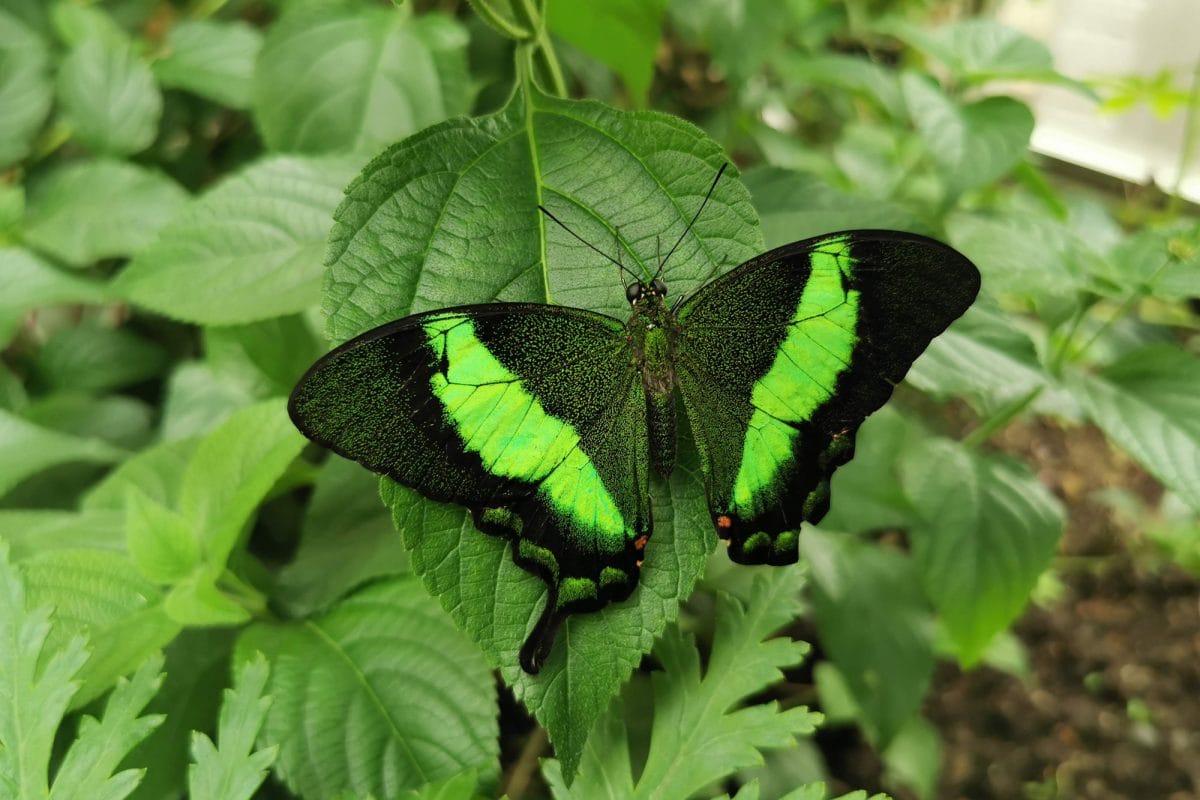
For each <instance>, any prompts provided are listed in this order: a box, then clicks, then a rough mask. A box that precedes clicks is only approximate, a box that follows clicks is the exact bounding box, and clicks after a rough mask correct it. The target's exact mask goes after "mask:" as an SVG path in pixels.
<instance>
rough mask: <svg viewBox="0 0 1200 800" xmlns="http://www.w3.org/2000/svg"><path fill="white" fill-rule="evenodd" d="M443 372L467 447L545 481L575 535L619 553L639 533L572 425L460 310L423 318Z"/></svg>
mask: <svg viewBox="0 0 1200 800" xmlns="http://www.w3.org/2000/svg"><path fill="white" fill-rule="evenodd" d="M424 328H425V333H426V335H427V336H428V337H429V341H430V344H431V345H432V346H433V348H434V351H435V353H436V354H437V358H438V361H439V362H440V363H444V364H447V365H448V366H447V368H446V372H445V374H442V373H441V372H435V373H434V375H433V378H432V380H431V381H430V383H431V386H432V388H433V393H434V395H435V396H436V397H437V398H438V400H440V401H441V403H442V405H443V407H444V408H445V410H446V419H447V420H448V421H449V422H450V424H451V425H453V426H454V428H455V430H457V431H458V435H459V436H460V437H461V438H462V441H463V444H464V446H465V448H466V449H467V450H469V451H471V452H473V453H477V454H478V455H479V458H480V460H481V461H482V462H483V466H484V467H485V468H486V469H487V470H488V471H490V472H492V473H494V474H496V475H500V476H502V477H506V478H515V479H517V480H521V481H527V482H529V483H540V484H541V485H540V487H539V489H538V492H539V494H540V495H541V496H542V497H543V498H544V499H545V500H546V501H547V502H548V503H549V504H550V505H551V506H553V507H554V509H555V510H556V511H558V512H559V513H560V514H562V515H563V516H564V517H566V518H567V519H568V520H569V522H570V523H571V524H570V525H569V528H570V530H571V531H572V532H574V533H576V534H578V535H590V536H592V537H594V538H595V539H596V541H595V545H596V549H598V550H600V551H610V552H616V551H619V550H621V549H623V548H624V546H625V544H624V543H625V539H626V537H631V536H633V535H634V532H633V531H632V530H630V529H628V528H627V527H626V525H625V520H624V518H623V517H622V516H621V512H620V510H619V509H618V508H617V505H616V503H615V502H614V501H613V498H612V495H611V494H609V492H608V489H607V488H606V487H605V486H604V482H603V481H602V480H601V479H600V475H599V474H598V473H597V472H596V469H595V467H594V466H592V463H591V461H590V460H589V459H588V457H587V455H585V454H584V453H583V451H582V450H581V449H579V446H578V445H579V434H578V433H576V431H575V428H574V427H572V426H571V425H570V424H568V423H566V422H563V421H562V420H560V419H558V418H557V417H554V416H552V415H550V414H548V413H547V412H546V410H545V409H544V408H542V404H541V403H540V402H538V399H537V397H535V396H534V395H533V394H531V393H530V392H528V391H527V390H526V389H525V387H524V385H523V384H522V382H521V380H520V379H519V378H518V377H517V376H516V375H514V374H513V373H512V372H510V371H509V370H508V368H506V367H505V366H504V365H503V364H501V363H500V362H499V361H498V360H497V359H496V357H495V356H493V355H492V354H491V353H490V352H489V351H488V349H487V347H486V346H485V345H484V343H483V342H481V341H480V340H479V339H478V337H476V336H475V326H474V325H473V324H472V323H471V321H470V320H464V319H463V318H462V317H459V316H456V317H453V318H448V319H443V320H435V321H433V322H429V323H426V324H425V326H424Z"/></svg>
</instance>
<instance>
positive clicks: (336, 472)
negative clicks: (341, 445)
mask: <svg viewBox="0 0 1200 800" xmlns="http://www.w3.org/2000/svg"><path fill="white" fill-rule="evenodd" d="M408 570H409V565H408V551H406V550H405V549H404V545H403V542H402V541H401V539H400V536H399V534H397V533H396V528H395V526H393V525H392V517H391V514H389V513H388V510H387V509H386V508H384V507H383V506H381V505H380V503H379V478H378V477H376V476H375V475H373V474H372V473H370V472H367V471H366V470H365V469H363V468H362V467H360V466H359V465H358V464H355V463H354V462H353V461H347V460H346V459H344V458H341V457H340V456H337V455H330V457H329V460H328V461H326V462H325V464H324V466H322V467H321V473H320V475H318V476H317V481H316V484H315V485H314V486H313V494H312V500H310V501H309V504H308V508H307V510H306V512H305V516H304V523H303V525H302V527H301V534H300V547H299V548H298V549H297V550H296V555H295V557H294V558H293V559H292V560H291V562H290V563H289V564H288V565H287V566H286V567H284V568H283V569H281V570H280V571H279V574H278V577H277V582H276V585H275V589H274V591H273V593H272V599H273V600H275V601H277V602H279V603H281V604H283V605H284V606H285V607H286V608H288V610H290V611H291V612H292V613H293V614H296V615H304V614H309V613H312V612H313V611H316V610H318V609H322V608H325V607H327V606H328V605H330V604H331V603H332V602H333V601H334V600H335V599H337V598H338V597H340V596H342V595H343V594H345V593H346V592H347V591H349V590H350V589H352V588H354V587H355V586H358V585H359V584H361V583H364V582H365V581H367V580H369V579H370V578H374V577H378V576H380V575H394V574H398V573H404V572H408Z"/></svg>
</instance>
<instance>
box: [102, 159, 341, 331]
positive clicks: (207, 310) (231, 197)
mask: <svg viewBox="0 0 1200 800" xmlns="http://www.w3.org/2000/svg"><path fill="white" fill-rule="evenodd" d="M352 174H353V166H352V164H351V163H350V162H347V161H342V160H328V159H320V160H318V159H305V158H295V157H280V156H276V157H271V158H268V159H265V160H263V161H259V162H258V163H256V164H254V165H252V166H250V167H247V168H246V169H244V170H243V171H242V172H240V173H238V174H237V175H234V176H233V177H230V178H226V179H225V180H224V181H223V182H222V183H220V184H219V185H218V186H216V187H215V188H214V189H211V190H209V191H208V192H206V193H205V194H203V195H201V196H200V197H198V198H196V199H195V200H193V201H192V202H191V204H190V205H188V206H186V207H185V208H184V209H183V210H182V211H181V212H180V213H179V214H178V215H176V216H175V218H174V219H172V220H171V221H170V222H169V223H168V224H167V225H166V227H165V228H163V229H162V231H161V236H160V237H159V239H158V241H157V242H155V244H153V245H152V246H151V247H149V248H148V249H146V250H145V251H143V252H142V253H141V254H140V255H139V256H138V257H137V258H136V259H134V261H133V263H132V264H130V265H129V266H128V267H127V268H126V269H125V271H124V272H123V273H122V274H121V275H120V277H119V278H118V279H117V280H116V282H115V284H114V287H115V290H116V291H118V292H120V293H122V294H124V295H125V296H127V297H129V299H131V300H132V301H133V302H135V303H137V304H139V305H143V306H146V307H148V308H150V309H153V310H155V311H159V312H161V313H163V314H166V315H168V316H171V317H176V318H178V319H183V320H187V321H189V322H199V323H202V324H206V325H236V324H241V323H246V322H253V321H256V320H263V319H269V318H271V317H277V316H280V315H282V314H290V313H294V312H296V311H302V310H304V309H305V308H307V307H308V306H310V305H313V304H315V303H316V302H317V299H318V296H319V295H318V287H319V285H320V276H321V260H322V256H323V255H324V252H325V236H326V234H327V233H328V232H329V218H330V215H331V214H332V213H333V209H334V208H335V207H336V206H337V203H338V200H339V199H340V198H341V189H342V186H343V185H344V184H345V182H346V181H347V180H348V179H349V177H350V176H351V175H352Z"/></svg>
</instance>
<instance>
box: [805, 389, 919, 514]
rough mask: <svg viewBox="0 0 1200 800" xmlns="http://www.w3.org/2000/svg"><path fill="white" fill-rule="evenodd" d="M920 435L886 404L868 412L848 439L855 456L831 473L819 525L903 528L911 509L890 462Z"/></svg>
mask: <svg viewBox="0 0 1200 800" xmlns="http://www.w3.org/2000/svg"><path fill="white" fill-rule="evenodd" d="M922 438H923V434H922V433H921V431H920V428H919V427H918V426H917V425H914V424H913V423H912V422H910V421H909V420H908V419H907V418H906V417H904V416H903V415H901V414H900V413H899V412H897V411H893V410H892V408H891V407H886V406H885V407H884V408H882V409H880V410H879V411H878V412H876V413H875V414H872V415H871V416H870V417H868V418H867V421H866V422H864V423H863V425H862V428H860V429H859V431H858V437H857V438H856V440H855V443H854V456H855V457H854V458H853V459H852V460H851V461H850V463H849V464H846V465H844V466H842V467H840V468H839V469H838V471H837V472H835V473H834V475H833V481H832V483H831V488H830V492H829V495H830V498H831V504H830V508H829V513H828V514H827V515H826V517H825V519H824V520H822V522H823V524H824V525H825V527H827V528H829V529H830V530H840V531H851V532H860V531H872V530H879V529H883V528H904V527H907V526H908V524H909V523H910V522H911V521H912V518H913V512H912V507H911V506H910V505H909V502H908V498H907V497H905V496H904V490H903V489H902V488H901V486H900V480H899V478H898V477H897V476H896V470H895V465H896V460H897V459H898V458H900V457H901V456H902V455H903V454H904V453H905V452H907V451H908V450H910V449H911V448H912V447H914V446H915V445H916V444H917V443H919V442H920V441H921V439H922Z"/></svg>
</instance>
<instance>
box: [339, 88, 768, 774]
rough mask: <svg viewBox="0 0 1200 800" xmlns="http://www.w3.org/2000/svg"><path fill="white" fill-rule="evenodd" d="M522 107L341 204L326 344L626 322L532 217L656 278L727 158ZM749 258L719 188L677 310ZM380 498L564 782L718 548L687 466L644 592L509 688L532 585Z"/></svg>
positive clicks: (609, 279)
mask: <svg viewBox="0 0 1200 800" xmlns="http://www.w3.org/2000/svg"><path fill="white" fill-rule="evenodd" d="M526 102H527V101H526V97H525V95H524V94H522V93H518V94H516V95H514V97H513V99H512V100H511V101H510V104H509V105H508V106H507V107H506V108H505V109H504V110H502V111H501V112H499V113H497V114H495V115H492V116H490V117H484V118H479V119H462V120H452V121H450V122H447V123H445V124H443V125H438V126H435V127H434V128H431V129H429V130H427V131H424V132H422V133H420V134H417V135H416V136H414V137H412V138H410V139H407V140H405V141H404V142H401V143H399V144H397V145H395V146H393V147H392V148H390V149H389V150H388V151H387V152H385V153H384V154H383V155H381V156H380V157H379V158H377V159H376V160H375V161H373V162H372V163H371V164H369V165H368V166H367V168H366V170H364V172H363V174H362V175H360V176H359V178H358V179H357V180H356V181H355V182H354V183H353V184H352V185H351V187H350V189H349V190H348V196H347V199H346V201H345V203H344V204H343V205H342V207H341V208H340V209H339V211H338V213H337V215H336V220H337V221H336V223H335V228H334V230H333V232H332V234H331V238H330V248H331V249H330V261H331V265H330V271H329V282H328V285H327V293H326V309H327V310H328V311H329V312H330V318H329V332H330V334H331V337H332V338H334V339H335V340H338V341H341V340H344V339H346V338H349V337H351V336H354V335H355V334H358V333H361V332H363V331H364V330H366V329H368V328H370V327H373V326H374V325H378V324H381V323H384V322H388V321H390V320H393V319H396V318H398V317H401V316H404V315H405V314H408V313H411V312H413V311H419V310H423V309H427V308H438V307H442V306H447V305H457V304H461V303H468V302H484V301H488V300H492V299H502V300H526V301H536V302H544V301H547V300H552V301H553V302H557V303H562V304H565V305H572V306H579V307H583V308H591V309H596V310H598V311H604V312H608V313H612V314H616V315H619V316H624V315H626V314H627V313H628V308H629V306H628V302H627V301H626V300H625V297H624V293H623V291H622V289H621V285H620V282H619V280H617V277H616V275H615V271H614V269H613V267H612V265H611V264H609V263H608V262H607V261H606V260H605V259H603V258H602V257H600V256H598V255H596V254H595V253H593V252H592V251H590V250H588V249H587V248H585V247H584V246H582V245H580V244H579V243H578V242H577V241H576V240H575V239H573V238H572V237H571V236H570V234H568V233H566V232H564V231H562V230H560V229H559V228H558V227H557V226H553V224H552V223H549V222H548V221H547V220H546V218H545V217H544V216H543V215H542V214H541V213H540V212H539V211H538V210H537V203H538V202H542V203H544V204H545V205H547V206H548V207H549V209H550V210H551V211H552V212H554V213H555V214H556V216H558V217H559V218H560V219H562V220H563V221H564V222H566V223H567V224H569V225H571V226H572V227H573V228H574V230H575V231H576V233H578V234H579V235H580V236H582V237H584V238H585V239H588V240H589V241H595V242H599V243H601V244H603V243H605V242H611V241H612V239H613V231H614V229H618V228H619V230H620V236H621V243H622V244H621V246H622V247H623V248H627V250H626V252H627V254H629V255H632V256H633V259H634V260H633V261H632V262H631V261H630V259H629V258H626V261H625V263H627V264H629V263H633V264H634V265H635V267H636V266H637V265H638V264H642V265H644V270H645V271H646V274H647V275H649V274H650V272H651V271H652V268H656V261H655V256H656V250H657V248H656V237H660V238H661V241H663V242H668V241H674V239H675V238H677V237H678V236H679V235H680V234H681V233H682V232H683V231H684V229H685V227H686V226H687V224H688V222H689V220H690V219H691V217H692V216H693V215H694V214H695V210H696V209H697V208H698V207H699V204H700V202H701V201H702V200H703V198H704V196H705V194H706V193H707V191H708V189H709V187H710V186H711V184H712V179H713V177H714V176H715V175H716V173H717V170H718V169H719V168H720V167H721V165H722V164H723V163H725V156H724V154H723V153H722V152H721V150H720V148H719V146H718V145H717V144H716V143H715V142H713V141H712V140H710V139H708V138H707V137H705V136H704V135H703V134H702V133H701V132H700V131H699V130H698V129H696V128H694V127H693V126H691V125H690V124H688V123H685V122H683V121H681V120H679V119H677V118H674V117H669V116H666V115H663V114H657V113H649V112H634V113H628V112H627V113H622V112H618V111H615V110H613V109H610V108H607V107H605V106H602V105H600V104H598V103H585V102H570V101H562V100H554V99H550V98H547V97H544V96H542V95H533V96H531V97H530V98H529V99H528V105H526ZM630 198H638V202H637V203H636V204H632V205H631V203H630V200H629V199H630ZM481 240H484V241H487V242H488V245H489V246H480V245H479V241H481ZM761 249H762V243H761V239H760V238H759V235H758V230H757V227H756V226H755V224H754V211H753V209H752V208H751V206H750V203H749V201H748V197H747V193H746V191H745V189H744V188H743V187H742V185H741V184H740V183H739V182H738V181H737V180H736V179H735V178H733V177H732V176H730V175H728V174H727V176H726V177H725V178H723V179H722V180H721V182H719V183H718V184H717V186H716V189H715V191H714V193H713V198H712V200H711V201H710V203H709V206H708V210H707V211H706V212H705V214H703V215H701V217H700V219H699V220H697V222H696V225H695V226H694V227H693V228H692V231H691V233H690V234H689V236H688V237H687V239H685V241H684V242H683V243H682V244H681V245H680V247H679V250H678V251H677V252H676V254H675V260H673V261H672V262H671V263H670V264H669V265H668V267H667V270H666V273H667V274H666V276H665V277H666V281H667V283H668V284H669V285H672V286H673V287H677V288H676V291H678V292H679V293H681V294H686V293H687V289H688V287H689V286H695V285H697V284H699V283H701V282H704V281H707V280H708V278H709V276H710V275H711V274H712V272H713V271H714V269H715V268H718V267H720V266H721V265H723V264H724V265H727V266H729V267H732V266H734V265H736V264H738V263H740V262H742V261H744V260H746V259H747V258H749V257H750V256H752V255H754V254H756V253H758V252H760V251H761ZM548 293H549V294H548ZM685 437H686V434H685ZM688 453H690V451H688ZM384 493H385V500H386V501H387V502H388V503H389V504H390V505H391V506H392V509H393V512H394V513H395V515H396V523H397V527H399V528H400V530H401V531H402V533H403V534H404V540H405V544H406V546H408V547H409V548H410V549H411V550H412V551H413V556H412V561H413V568H414V569H415V570H416V571H417V572H418V573H420V574H421V575H422V577H423V578H424V580H425V582H426V585H427V586H428V587H429V589H430V591H431V592H432V593H434V594H436V595H438V596H439V598H440V599H441V602H442V604H443V607H444V608H446V609H447V610H449V611H450V613H451V614H452V616H453V617H454V619H455V621H456V622H457V623H458V624H459V625H460V626H461V627H462V628H463V629H464V630H466V631H467V633H468V634H469V635H470V636H472V637H473V638H474V639H475V640H476V641H477V642H479V644H480V646H481V647H482V648H483V649H484V651H485V652H486V653H487V655H488V658H489V659H490V660H491V662H492V663H493V664H494V665H496V666H498V667H499V668H500V669H501V672H502V675H503V676H504V679H505V681H506V682H508V683H509V684H510V685H512V686H513V687H514V691H515V693H516V694H517V696H518V697H519V698H520V699H521V700H522V701H523V702H524V703H525V705H526V707H527V708H529V709H530V710H531V712H532V713H533V714H534V715H535V716H536V717H537V718H538V720H539V721H540V722H541V723H542V724H543V725H544V726H545V727H546V728H547V730H548V731H549V734H550V738H551V740H552V741H553V743H554V746H555V752H556V753H557V754H558V757H559V759H560V760H561V762H562V763H563V771H564V773H566V774H567V775H571V774H573V773H574V770H575V766H576V765H577V763H578V759H579V755H580V753H581V752H582V749H583V746H584V743H585V742H586V740H587V735H588V731H589V730H590V728H591V726H592V723H593V722H594V720H595V719H596V717H597V716H598V715H599V714H601V713H602V712H603V711H604V709H605V708H606V707H607V705H608V702H609V700H610V699H611V698H612V697H613V696H614V695H615V694H616V692H617V691H618V689H619V688H620V686H621V684H622V683H623V682H624V681H625V680H626V679H627V678H628V676H629V675H630V673H631V672H632V670H633V668H634V667H635V666H636V665H637V663H638V662H639V660H640V659H641V655H642V654H643V653H645V652H647V651H648V650H649V649H650V647H651V645H652V643H653V641H654V638H655V636H657V635H658V634H659V633H660V632H661V631H662V630H663V629H664V628H665V626H666V624H667V623H668V622H669V621H670V620H671V619H673V618H674V617H675V615H676V614H677V612H678V604H679V602H680V601H681V600H682V599H683V598H684V597H686V596H687V595H688V594H689V593H690V591H691V588H692V586H693V584H694V582H695V580H696V576H697V575H698V574H699V572H700V571H701V569H702V568H703V564H704V558H705V555H706V554H707V552H709V551H710V550H711V549H712V548H713V547H714V546H715V537H714V536H713V532H712V524H711V522H710V521H709V518H708V512H707V509H706V508H705V505H704V490H703V486H702V485H701V482H700V479H699V474H698V470H697V467H696V461H695V455H694V453H690V454H685V455H683V456H681V458H680V462H679V466H677V468H676V470H675V475H674V477H673V478H672V481H671V483H670V485H669V486H664V485H658V486H655V487H654V488H653V495H652V497H653V501H654V508H655V531H654V536H653V537H652V539H651V541H650V544H649V545H648V548H649V549H648V551H647V558H646V566H645V568H644V569H643V571H642V579H641V589H640V590H639V591H638V592H636V593H635V594H634V596H633V597H632V598H631V599H630V600H628V601H626V602H625V603H622V604H618V605H615V606H610V607H608V608H606V609H604V610H603V611H601V612H598V613H596V614H588V615H580V616H576V617H572V618H570V619H569V620H568V621H567V622H566V623H565V626H564V629H563V631H562V632H561V633H560V635H559V640H560V644H559V646H558V647H556V648H555V649H554V651H553V653H552V654H551V656H550V659H549V660H548V662H547V664H546V665H545V666H544V667H543V669H542V671H541V673H539V675H537V676H536V677H535V676H529V675H526V674H525V673H524V672H522V671H521V670H520V668H519V666H518V665H517V651H518V649H519V648H520V645H521V642H522V641H523V640H524V638H525V634H526V632H527V631H528V630H529V627H530V625H531V624H532V622H533V620H534V619H535V617H536V615H537V614H538V613H539V610H540V606H541V604H542V603H543V598H544V597H545V590H544V586H543V584H542V583H541V581H539V580H537V579H536V578H535V577H533V576H532V575H530V574H529V573H527V572H525V571H524V570H522V569H520V568H519V567H517V566H516V565H514V564H513V563H512V560H511V556H510V554H509V553H508V546H507V545H506V544H505V543H504V542H503V541H501V540H499V539H496V538H492V537H488V536H485V535H482V534H480V533H478V532H477V531H475V529H474V527H473V525H472V524H471V522H470V517H469V515H468V514H467V513H466V512H464V511H463V510H462V509H461V508H453V507H449V506H445V505H440V504H437V503H433V502H430V501H427V500H423V499H421V498H420V497H419V496H418V495H416V494H415V493H413V492H409V491H407V490H404V489H401V488H399V487H396V486H394V485H391V484H390V483H387V482H385V488H384ZM677 530H678V532H679V536H678V539H676V538H675V536H676V531H677ZM672 542H674V545H672ZM566 641H569V642H570V646H569V648H568V647H566V646H564V645H563V643H564V642H566Z"/></svg>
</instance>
